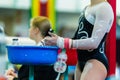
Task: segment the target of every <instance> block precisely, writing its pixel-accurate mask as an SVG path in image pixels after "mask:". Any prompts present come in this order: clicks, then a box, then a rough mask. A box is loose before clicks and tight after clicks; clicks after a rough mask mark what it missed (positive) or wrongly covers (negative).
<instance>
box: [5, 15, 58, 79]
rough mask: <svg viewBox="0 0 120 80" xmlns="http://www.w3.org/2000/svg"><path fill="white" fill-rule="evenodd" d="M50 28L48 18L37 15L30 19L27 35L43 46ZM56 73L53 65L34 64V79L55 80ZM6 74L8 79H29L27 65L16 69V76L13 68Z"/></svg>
mask: <svg viewBox="0 0 120 80" xmlns="http://www.w3.org/2000/svg"><path fill="white" fill-rule="evenodd" d="M50 30H51V25H50V22H49V20H48V19H47V18H46V17H43V16H37V17H34V18H32V19H31V21H30V29H29V37H30V39H32V40H34V41H35V42H36V45H37V46H44V45H45V43H44V37H45V36H49V34H48V32H49V31H50ZM33 54H34V53H33ZM57 75H58V73H57V72H55V71H54V68H53V65H34V80H55V79H56V77H57ZM6 76H7V78H8V80H29V66H28V65H22V67H21V68H20V69H19V71H18V76H17V74H16V73H15V72H14V70H13V69H9V70H8V71H7V72H6Z"/></svg>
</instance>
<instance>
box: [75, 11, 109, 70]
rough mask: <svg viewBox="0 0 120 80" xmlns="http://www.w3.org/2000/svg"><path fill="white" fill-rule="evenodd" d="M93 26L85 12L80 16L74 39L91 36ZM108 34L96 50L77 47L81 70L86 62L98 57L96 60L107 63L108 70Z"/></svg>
mask: <svg viewBox="0 0 120 80" xmlns="http://www.w3.org/2000/svg"><path fill="white" fill-rule="evenodd" d="M93 27H94V25H92V24H91V23H89V22H88V21H87V19H86V18H85V14H84V13H83V14H82V15H81V16H80V18H79V25H78V29H77V31H76V33H75V36H74V38H73V39H86V38H90V37H91V34H92V31H93ZM106 35H107V33H106V34H105V35H104V37H103V39H102V41H101V42H100V44H99V46H98V48H97V49H94V50H80V49H77V53H78V64H79V66H80V69H81V71H83V69H84V66H85V64H86V62H87V61H88V60H90V59H96V60H98V61H100V62H102V63H103V64H104V65H105V67H106V69H107V70H108V61H107V58H106V56H105V52H104V49H105V48H104V45H105V39H106Z"/></svg>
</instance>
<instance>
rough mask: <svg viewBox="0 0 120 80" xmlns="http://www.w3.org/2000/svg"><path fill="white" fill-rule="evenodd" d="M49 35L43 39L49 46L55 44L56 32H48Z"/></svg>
mask: <svg viewBox="0 0 120 80" xmlns="http://www.w3.org/2000/svg"><path fill="white" fill-rule="evenodd" d="M49 35H50V36H47V37H45V39H44V40H45V44H46V45H50V46H52V45H57V39H58V36H57V35H56V34H54V33H51V32H49Z"/></svg>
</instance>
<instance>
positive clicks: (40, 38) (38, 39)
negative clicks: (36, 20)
mask: <svg viewBox="0 0 120 80" xmlns="http://www.w3.org/2000/svg"><path fill="white" fill-rule="evenodd" d="M42 40H43V37H41V36H40V35H39V36H37V37H36V39H35V42H36V44H38V43H39V42H40V41H42Z"/></svg>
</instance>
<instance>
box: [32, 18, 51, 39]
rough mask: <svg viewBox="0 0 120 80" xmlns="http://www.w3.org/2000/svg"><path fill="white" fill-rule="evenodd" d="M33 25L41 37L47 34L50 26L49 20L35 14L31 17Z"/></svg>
mask: <svg viewBox="0 0 120 80" xmlns="http://www.w3.org/2000/svg"><path fill="white" fill-rule="evenodd" d="M31 24H32V26H33V27H35V28H38V29H39V30H40V32H41V34H42V36H43V37H45V36H47V35H48V31H49V30H50V28H51V25H50V21H49V20H48V18H47V17H43V16H37V17H34V18H32V19H31Z"/></svg>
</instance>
